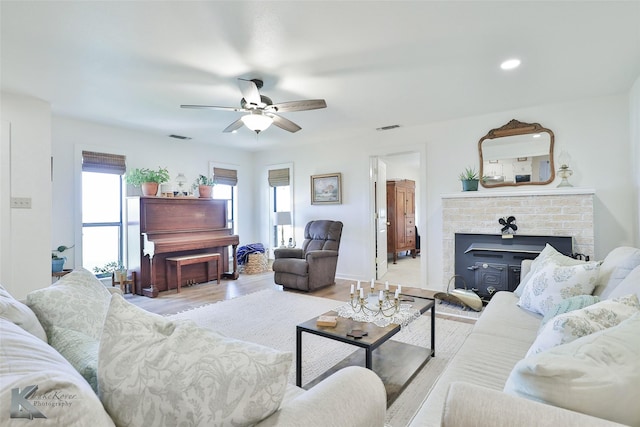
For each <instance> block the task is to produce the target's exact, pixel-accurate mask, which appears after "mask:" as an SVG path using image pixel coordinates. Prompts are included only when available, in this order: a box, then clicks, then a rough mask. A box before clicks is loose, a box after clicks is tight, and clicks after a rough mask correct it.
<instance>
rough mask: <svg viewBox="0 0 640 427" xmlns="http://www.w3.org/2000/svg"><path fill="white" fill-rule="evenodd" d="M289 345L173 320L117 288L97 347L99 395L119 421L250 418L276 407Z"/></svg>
mask: <svg viewBox="0 0 640 427" xmlns="http://www.w3.org/2000/svg"><path fill="white" fill-rule="evenodd" d="M291 361H292V354H291V353H290V352H282V351H278V350H274V349H271V348H267V347H263V346H260V345H258V344H253V343H248V342H243V341H239V340H235V339H231V338H227V337H224V336H222V335H219V334H217V333H215V332H212V331H210V330H208V329H205V328H201V327H199V326H197V325H196V324H195V323H193V322H191V321H171V320H168V319H166V318H164V317H162V316H159V315H156V314H152V313H148V312H146V311H144V310H142V309H140V308H138V307H136V306H134V305H132V304H130V303H128V302H127V301H125V300H124V299H123V298H122V297H121V296H120V295H114V296H113V298H112V300H111V305H110V307H109V312H108V314H107V318H106V320H105V324H104V331H103V334H102V338H101V340H100V350H99V355H98V395H99V396H100V399H101V400H102V403H103V404H104V406H105V408H106V409H107V411H108V412H109V414H111V416H112V418H113V420H114V421H115V423H116V424H117V425H118V426H120V427H124V426H142V425H144V426H147V427H148V426H165V425H190V426H213V425H234V426H247V425H253V424H255V423H256V422H258V421H260V420H262V419H264V418H266V417H268V416H269V415H271V414H272V413H273V412H275V411H276V410H277V409H278V407H279V406H280V403H281V402H282V399H283V397H284V392H285V389H286V385H287V378H288V372H289V367H290V365H291Z"/></svg>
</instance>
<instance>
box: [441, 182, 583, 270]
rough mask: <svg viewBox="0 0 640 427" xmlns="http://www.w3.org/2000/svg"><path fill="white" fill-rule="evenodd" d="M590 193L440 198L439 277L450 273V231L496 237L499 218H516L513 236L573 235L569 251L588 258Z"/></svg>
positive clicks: (552, 191) (472, 194) (492, 193)
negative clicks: (440, 256)
mask: <svg viewBox="0 0 640 427" xmlns="http://www.w3.org/2000/svg"><path fill="white" fill-rule="evenodd" d="M594 194H595V190H592V189H581V188H553V189H548V190H533V191H500V190H487V191H477V192H476V191H467V192H461V193H452V194H443V195H442V196H441V197H442V226H443V230H442V243H443V245H442V249H443V252H442V258H443V268H444V276H443V277H444V278H445V279H448V278H449V277H451V276H453V274H454V251H455V244H454V237H455V233H486V234H500V233H501V228H502V226H501V225H500V224H499V222H498V220H499V219H500V218H505V217H509V216H514V217H515V218H516V224H517V226H518V231H517V234H523V235H536V236H572V237H573V251H574V252H576V253H582V254H585V255H588V256H589V257H591V258H592V259H593V253H594V242H593V236H594V230H593V224H594V219H593V197H594Z"/></svg>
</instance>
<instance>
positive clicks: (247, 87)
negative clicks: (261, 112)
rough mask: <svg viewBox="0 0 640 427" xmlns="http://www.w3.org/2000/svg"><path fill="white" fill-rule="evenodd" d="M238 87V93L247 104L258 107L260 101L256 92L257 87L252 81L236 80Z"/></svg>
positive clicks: (258, 93)
mask: <svg viewBox="0 0 640 427" xmlns="http://www.w3.org/2000/svg"><path fill="white" fill-rule="evenodd" d="M238 86H240V92H242V97H243V98H244V100H245V101H246V102H247V104H251V105H255V106H256V107H258V106H260V104H261V103H262V99H261V98H260V92H258V86H256V84H255V83H254V82H253V81H252V80H246V79H238Z"/></svg>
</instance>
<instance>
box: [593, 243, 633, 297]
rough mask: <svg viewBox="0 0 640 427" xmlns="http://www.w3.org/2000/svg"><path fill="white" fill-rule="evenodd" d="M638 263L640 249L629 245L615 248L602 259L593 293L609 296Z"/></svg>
mask: <svg viewBox="0 0 640 427" xmlns="http://www.w3.org/2000/svg"><path fill="white" fill-rule="evenodd" d="M638 265H640V249H638V248H632V247H628V246H621V247H618V248H615V249H614V250H612V251H611V252H609V253H608V254H607V256H606V257H605V258H604V260H603V261H602V266H601V267H600V278H599V279H598V285H597V286H596V288H595V289H594V291H593V294H594V295H598V296H600V297H602V299H607V298H609V294H610V293H611V292H612V291H613V290H614V289H615V288H616V287H617V286H618V284H620V282H622V281H623V280H624V278H625V277H627V275H628V274H629V273H630V272H631V271H632V270H633V269H634V268H636V267H637V266H638ZM625 295H627V294H625Z"/></svg>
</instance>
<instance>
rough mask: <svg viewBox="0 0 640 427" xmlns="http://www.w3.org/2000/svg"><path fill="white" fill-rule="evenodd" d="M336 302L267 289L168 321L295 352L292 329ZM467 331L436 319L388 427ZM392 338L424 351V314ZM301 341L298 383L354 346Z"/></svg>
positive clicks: (404, 414) (404, 415)
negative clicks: (423, 357)
mask: <svg viewBox="0 0 640 427" xmlns="http://www.w3.org/2000/svg"><path fill="white" fill-rule="evenodd" d="M341 304H342V303H341V302H340V301H336V300H331V299H327V298H319V297H314V296H309V295H303V294H297V293H291V292H282V291H276V290H271V289H267V290H263V291H258V292H255V293H253V294H249V295H246V296H242V297H238V298H235V299H232V300H227V301H222V302H218V303H214V304H209V305H206V306H203V307H198V308H195V309H192V310H188V311H185V312H182V313H178V314H174V315H170V316H168V317H169V318H171V319H190V320H193V321H194V322H195V323H197V324H198V325H200V326H203V327H206V328H209V329H213V330H215V331H217V332H220V333H223V334H225V335H227V336H229V337H233V338H237V339H241V340H246V341H250V342H254V343H257V344H262V345H265V346H268V347H272V348H276V349H279V350H284V351H291V352H293V353H294V354H295V335H296V325H297V324H299V323H302V322H304V321H306V320H309V319H310V318H312V317H315V316H318V315H320V314H323V313H325V312H327V311H330V310H333V309H335V308H336V307H338V306H339V305H341ZM436 312H437V307H436ZM472 327H473V325H472V324H469V323H465V322H458V321H455V320H448V319H440V318H438V319H436V357H435V358H432V359H431V360H430V361H429V362H428V363H427V364H426V365H425V367H424V368H422V369H421V370H420V372H419V373H418V375H416V377H415V378H414V379H413V380H412V381H411V383H410V384H409V385H408V386H407V388H406V389H405V390H404V391H403V392H402V394H401V395H400V396H399V397H398V398H397V399H396V401H395V402H394V403H393V405H391V407H390V408H389V409H388V410H387V424H388V425H389V426H392V427H401V426H405V425H407V424H408V422H409V421H410V420H411V417H412V416H413V415H414V414H415V412H416V411H417V409H418V405H419V404H420V403H421V402H422V401H423V399H424V398H425V396H427V395H428V393H429V391H430V390H431V388H432V386H433V384H434V382H435V380H436V379H437V378H438V377H439V376H440V373H441V372H442V370H443V369H444V367H445V366H446V365H447V363H448V362H449V360H451V358H452V357H453V355H454V354H455V353H456V352H457V351H458V349H459V348H460V346H461V345H462V343H463V342H464V340H465V339H466V337H467V335H468V334H469V333H470V332H471V328H472ZM392 339H393V340H398V341H401V342H405V343H409V344H414V345H419V346H424V347H429V346H430V343H431V337H430V316H429V315H428V314H427V315H425V316H422V317H420V318H419V319H418V320H416V321H414V322H412V323H411V324H410V325H409V326H407V327H405V328H404V329H403V330H402V331H401V332H399V333H398V334H396V335H395V336H394V337H393V338H392ZM302 343H303V349H302V353H303V372H302V378H303V383H307V382H309V381H311V380H313V379H314V378H316V377H317V376H319V375H321V374H322V373H324V372H325V371H327V370H328V369H330V368H331V367H332V366H333V365H335V364H336V363H337V362H339V361H341V360H342V359H344V358H345V357H346V356H348V355H349V354H351V353H353V352H354V351H356V348H355V347H354V346H351V345H349V344H344V343H340V342H336V341H333V340H329V339H326V338H322V337H318V336H315V335H311V334H304V335H303V340H302ZM289 382H290V383H291V384H295V363H293V364H292V367H291V370H290V372H289Z"/></svg>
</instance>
